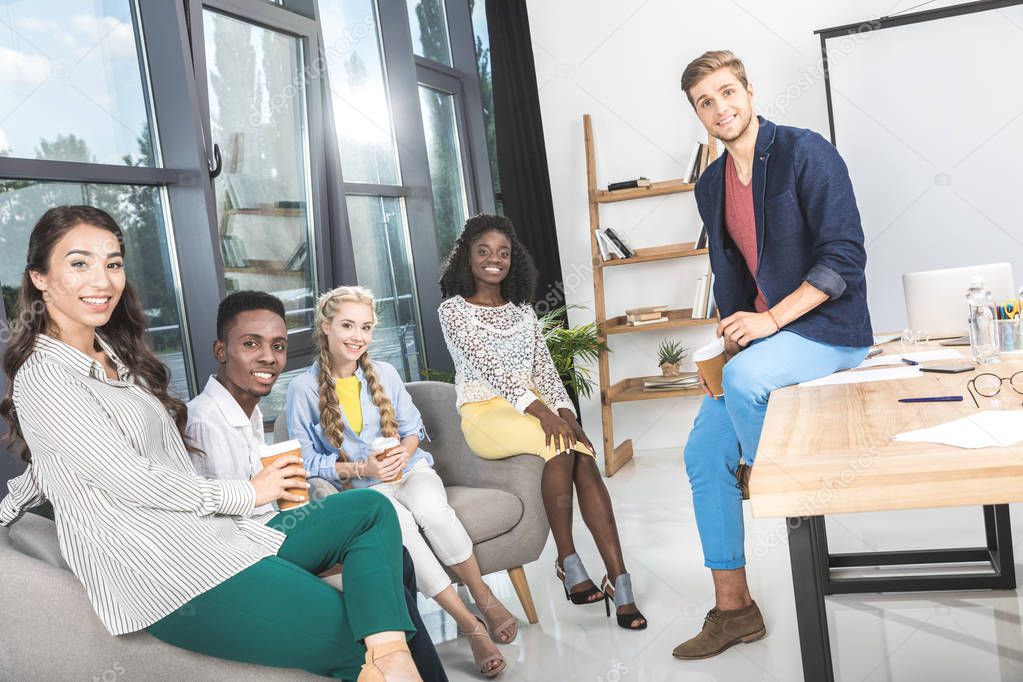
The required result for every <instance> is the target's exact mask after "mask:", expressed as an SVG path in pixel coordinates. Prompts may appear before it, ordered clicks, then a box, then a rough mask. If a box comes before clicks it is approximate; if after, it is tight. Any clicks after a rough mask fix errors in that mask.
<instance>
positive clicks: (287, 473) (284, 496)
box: [249, 455, 309, 507]
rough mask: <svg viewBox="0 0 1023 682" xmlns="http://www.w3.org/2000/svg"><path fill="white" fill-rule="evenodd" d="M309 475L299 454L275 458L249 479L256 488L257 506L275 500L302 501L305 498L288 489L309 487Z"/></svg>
mask: <svg viewBox="0 0 1023 682" xmlns="http://www.w3.org/2000/svg"><path fill="white" fill-rule="evenodd" d="M308 476H309V472H308V471H306V470H305V467H303V466H302V458H301V457H299V456H298V455H288V456H287V457H281V458H280V459H275V460H274V461H273V462H270V464H269V466H265V467H263V470H262V471H260V472H259V473H258V474H256V475H255V476H253V477H252V479H251V480H250V481H249V482H250V483H251V484H252V487H253V488H255V489H256V506H257V507H258V506H260V505H264V504H267V503H269V502H273V501H275V500H284V501H285V502H302V501H303V500H304V499H305V498H303V497H301V496H299V495H294V494H292V493H289V492H288V491H287V489H288V488H308V487H309V483H308V482H307V481H306V480H305V479H306V478H307V477H308Z"/></svg>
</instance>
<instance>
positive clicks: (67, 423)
mask: <svg viewBox="0 0 1023 682" xmlns="http://www.w3.org/2000/svg"><path fill="white" fill-rule="evenodd" d="M97 338H99V337H98V336H97ZM99 344H100V346H101V347H102V349H103V351H104V352H106V354H107V355H108V356H110V358H111V360H112V361H113V363H114V365H115V367H116V368H117V375H118V379H117V380H111V379H109V378H108V377H107V376H106V372H105V371H104V369H103V367H102V366H101V365H100V363H99V362H97V361H95V360H94V359H93V358H90V357H89V356H87V355H85V354H84V353H82V352H80V351H78V350H77V349H75V348H72V347H71V346H69V345H67V344H65V343H63V342H61V341H58V340H56V339H54V338H51V337H49V336H45V335H39V336H37V337H36V343H35V348H34V350H33V352H32V354H31V355H30V356H29V358H28V360H26V361H25V364H24V365H22V367H21V369H20V370H18V373H17V375H16V376H15V378H14V391H13V393H14V405H15V409H16V410H17V415H18V419H19V421H20V423H21V429H22V432H23V433H24V434H25V440H26V442H27V443H28V446H29V448H30V449H31V451H32V463H31V464H30V465H29V466H28V468H27V469H26V470H25V473H23V474H22V475H21V476H19V477H17V478H15V479H13V480H11V481H10V482H9V483H8V488H9V491H10V492H9V494H8V495H7V496H6V497H5V498H3V500H0V524H3V525H5V526H6V525H10V524H12V523H14V522H15V521H17V520H18V519H19V518H20V517H21V516H22V514H24V513H25V511H26V510H28V509H30V508H32V507H35V506H38V505H40V504H42V503H43V502H44V501H46V500H47V499H48V500H50V501H51V502H52V503H53V508H54V512H55V517H56V523H57V537H58V540H59V542H60V550H61V553H62V554H63V556H64V559H65V560H66V561H67V563H68V566H70V568H71V570H72V571H73V572H74V574H75V575H76V576H77V577H78V579H79V580H80V581H81V582H82V584H83V585H84V586H85V589H86V592H87V594H88V596H89V600H90V602H91V603H92V606H93V608H94V609H95V610H96V613H97V614H98V615H99V618H100V620H101V621H102V622H103V624H104V625H105V626H106V628H107V630H109V631H110V633H111V634H114V635H121V634H125V633H128V632H134V631H136V630H141V629H144V628H146V627H148V626H150V625H152V624H153V623H155V622H156V621H158V620H160V619H161V618H163V617H164V616H166V615H168V614H170V613H172V612H173V611H175V610H177V609H178V608H180V607H181V606H183V605H184V604H185V603H186V602H188V601H189V600H191V599H192V598H193V597H196V596H198V595H200V594H202V593H203V592H205V591H207V590H209V589H211V588H213V587H215V586H217V585H219V584H220V583H222V582H224V581H225V580H227V579H228V578H230V577H231V576H233V575H235V574H237V573H239V572H240V571H242V570H243V569H245V568H247V567H249V566H251V565H252V564H254V563H256V562H257V561H259V560H260V559H262V558H264V557H268V556H272V555H274V554H276V553H277V550H278V549H279V548H280V546H281V544H282V543H283V542H284V535H283V534H282V533H280V532H279V531H277V530H274V529H273V528H269V527H267V526H264V525H263V523H265V522H266V521H267V519H268V517H266V516H263V517H257V518H253V519H249V518H247V516H248V514H249V513H250V512H251V511H252V509H253V506H254V505H255V489H254V488H253V487H252V485H251V484H250V483H249V482H248V481H239V480H208V479H204V478H201V477H199V476H198V475H196V473H195V469H194V468H193V466H192V462H191V460H190V459H189V456H188V453H187V451H186V450H185V447H184V445H183V444H182V442H181V437H180V435H179V434H178V430H177V427H176V426H175V425H174V422H173V420H172V419H171V418H170V415H169V414H168V413H167V411H166V410H165V409H164V407H163V405H162V404H161V403H160V401H159V400H157V399H156V398H155V397H154V396H153V395H152V394H151V393H150V392H149V391H147V390H146V389H145V388H144V387H143V386H141V385H139V384H137V383H135V381H134V380H133V378H132V377H131V375H130V374H129V372H128V370H127V368H126V367H125V366H124V364H123V363H121V361H120V360H119V359H118V358H117V357H116V355H115V354H114V353H113V351H112V350H111V349H110V347H109V346H108V345H107V344H106V343H105V342H104V341H103V340H102V339H99Z"/></svg>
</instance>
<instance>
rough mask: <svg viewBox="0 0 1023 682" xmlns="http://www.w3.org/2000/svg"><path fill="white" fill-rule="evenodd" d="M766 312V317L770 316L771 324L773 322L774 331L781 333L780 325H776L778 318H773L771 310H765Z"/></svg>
mask: <svg viewBox="0 0 1023 682" xmlns="http://www.w3.org/2000/svg"><path fill="white" fill-rule="evenodd" d="M766 312H767V314H768V315H769V316H770V318H771V322H774V327H775V331H779V332H780V331H781V325H780V324H778V318H776V317H775V316H774V313H772V312H771V309H770V308H768V309H767V310H766Z"/></svg>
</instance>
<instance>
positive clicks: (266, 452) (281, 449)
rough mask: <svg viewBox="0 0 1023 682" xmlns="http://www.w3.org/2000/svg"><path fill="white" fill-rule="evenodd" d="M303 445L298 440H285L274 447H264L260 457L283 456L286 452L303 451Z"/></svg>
mask: <svg viewBox="0 0 1023 682" xmlns="http://www.w3.org/2000/svg"><path fill="white" fill-rule="evenodd" d="M301 449H302V444H301V443H299V442H298V441H297V440H294V439H292V440H285V441H281V442H280V443H274V444H273V445H264V446H263V449H262V450H261V451H260V454H259V456H260V457H261V458H262V457H273V456H274V455H282V454H284V453H285V452H291V451H292V450H301Z"/></svg>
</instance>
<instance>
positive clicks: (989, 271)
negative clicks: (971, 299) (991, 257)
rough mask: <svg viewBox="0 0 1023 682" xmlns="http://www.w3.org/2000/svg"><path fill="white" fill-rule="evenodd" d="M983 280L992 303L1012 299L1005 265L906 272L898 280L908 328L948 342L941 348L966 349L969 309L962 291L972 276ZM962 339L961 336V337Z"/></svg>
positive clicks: (1010, 267)
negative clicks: (956, 347)
mask: <svg viewBox="0 0 1023 682" xmlns="http://www.w3.org/2000/svg"><path fill="white" fill-rule="evenodd" d="M977 275H979V276H981V277H983V278H984V286H985V287H987V288H988V290H990V291H991V296H992V298H994V300H995V303H999V302H1001V301H1005V300H1008V299H1010V298H1014V297H1015V295H1016V294H1015V289H1014V288H1013V287H1014V283H1013V279H1012V266H1011V265H1010V264H1009V263H992V264H990V265H972V266H967V267H961V268H945V269H944V270H927V271H925V272H910V273H907V274H905V275H903V276H902V290H903V293H904V294H905V296H906V317H907V318H908V319H909V328H910V329H912V330H913V331H922V332H924V333H926V334H927V335H928V336H929V337H930V338H932V339H948V340H947V341H943V342H942V344H941V345H943V346H968V345H970V337H969V321H968V319H967V318H968V317H969V308H968V307H967V305H966V291H967V289H969V288H970V280H971V279H973V277H975V276H977ZM964 335H965V336H964Z"/></svg>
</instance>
